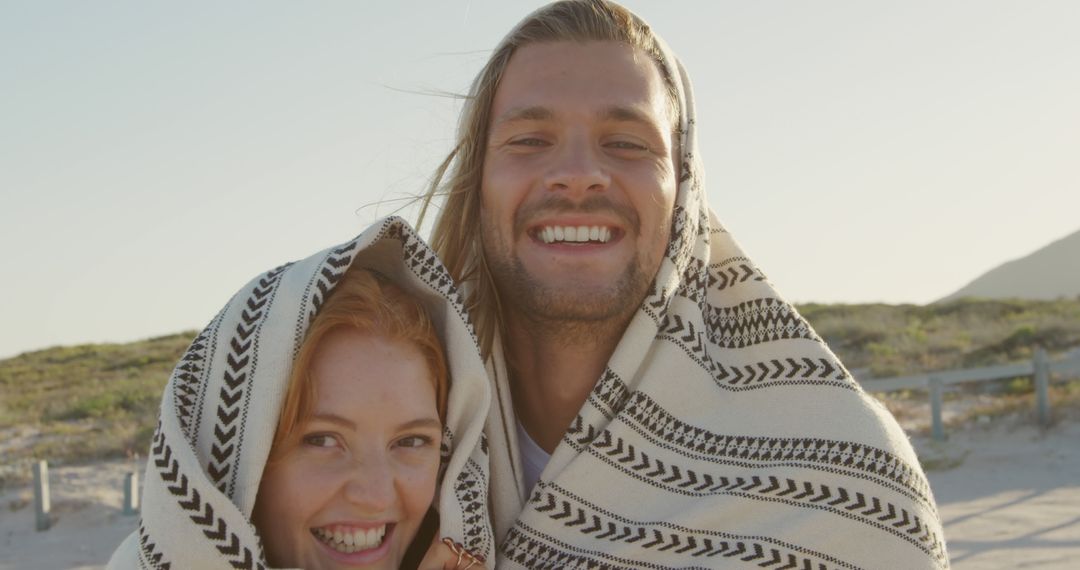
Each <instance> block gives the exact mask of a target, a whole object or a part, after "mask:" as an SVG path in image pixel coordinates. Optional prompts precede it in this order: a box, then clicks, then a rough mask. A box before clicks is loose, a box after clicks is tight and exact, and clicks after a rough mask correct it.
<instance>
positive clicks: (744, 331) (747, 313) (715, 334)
mask: <svg viewBox="0 0 1080 570" xmlns="http://www.w3.org/2000/svg"><path fill="white" fill-rule="evenodd" d="M706 319H707V322H706V323H705V324H706V332H707V334H708V336H709V340H710V341H711V342H712V343H713V344H715V345H717V346H721V347H724V348H744V347H747V346H753V345H755V344H761V343H763V342H771V341H777V340H783V339H792V338H803V339H809V340H814V341H817V342H821V338H820V337H818V336H817V334H816V333H814V330H813V329H812V328H810V324H809V323H807V322H806V321H805V320H803V318H802V317H801V316H799V314H798V313H797V312H795V310H794V309H793V308H792V307H791V305H788V304H787V303H785V302H783V301H781V300H780V299H773V298H771V297H764V298H759V299H754V300H752V301H745V302H742V303H739V304H737V305H735V306H733V307H708V308H707V310H706Z"/></svg>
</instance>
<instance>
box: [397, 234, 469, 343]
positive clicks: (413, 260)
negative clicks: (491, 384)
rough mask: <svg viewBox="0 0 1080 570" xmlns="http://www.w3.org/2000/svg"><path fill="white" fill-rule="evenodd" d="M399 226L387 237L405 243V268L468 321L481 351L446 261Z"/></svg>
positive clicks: (403, 254) (403, 244) (466, 322)
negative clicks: (444, 263) (443, 261)
mask: <svg viewBox="0 0 1080 570" xmlns="http://www.w3.org/2000/svg"><path fill="white" fill-rule="evenodd" d="M394 223H395V225H393V226H391V227H390V228H388V229H387V230H386V232H385V235H387V236H388V237H394V238H397V239H398V240H400V241H401V255H402V260H403V261H404V262H405V265H406V266H407V267H409V268H410V269H411V270H412V272H413V274H415V275H416V276H417V277H419V278H420V279H421V280H422V281H423V282H424V283H427V284H428V285H430V286H431V287H433V288H434V289H436V290H437V291H439V293H440V294H441V295H442V296H443V298H445V299H446V300H447V301H449V302H450V304H451V306H453V308H454V311H456V312H457V314H458V316H459V317H461V320H462V321H464V323H465V325H466V327H467V329H468V331H469V334H470V335H472V340H473V343H474V344H476V346H477V347H479V341H478V340H477V338H476V331H475V330H474V325H473V322H472V317H470V316H469V313H468V311H466V310H465V297H464V294H463V293H462V292H461V290H460V289H459V288H458V287H456V286H455V285H454V280H453V278H452V277H450V272H449V271H447V270H446V267H445V266H444V265H443V263H442V261H441V260H440V259H439V257H438V256H437V255H436V254H435V252H434V251H433V250H432V249H431V248H430V247H428V245H427V244H426V243H424V242H423V241H421V240H420V239H418V238H417V237H416V236H414V235H413V234H412V233H409V232H403V231H402V229H401V225H402V224H403V223H404V222H401V221H398V222H394Z"/></svg>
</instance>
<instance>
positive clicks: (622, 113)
mask: <svg viewBox="0 0 1080 570" xmlns="http://www.w3.org/2000/svg"><path fill="white" fill-rule="evenodd" d="M598 115H599V116H600V118H601V119H605V120H608V121H628V122H634V123H646V124H649V125H652V124H653V121H652V119H650V118H649V116H648V115H646V114H645V113H642V112H641V111H639V110H637V109H635V108H633V107H623V106H620V105H612V106H611V107H608V108H606V109H603V110H601V111H600V112H599V113H598Z"/></svg>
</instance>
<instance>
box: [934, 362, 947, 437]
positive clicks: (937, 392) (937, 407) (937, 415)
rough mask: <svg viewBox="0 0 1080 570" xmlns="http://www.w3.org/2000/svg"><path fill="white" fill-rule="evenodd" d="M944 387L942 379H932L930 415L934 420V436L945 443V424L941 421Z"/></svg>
mask: <svg viewBox="0 0 1080 570" xmlns="http://www.w3.org/2000/svg"><path fill="white" fill-rule="evenodd" d="M943 392H944V386H942V384H941V379H940V378H934V377H933V376H931V377H930V414H931V416H932V418H933V424H932V425H933V435H934V440H935V441H945V422H943V421H942V419H941V400H942V393H943Z"/></svg>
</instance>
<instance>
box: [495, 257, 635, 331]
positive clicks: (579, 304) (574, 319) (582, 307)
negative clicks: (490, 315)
mask: <svg viewBox="0 0 1080 570" xmlns="http://www.w3.org/2000/svg"><path fill="white" fill-rule="evenodd" d="M486 255H487V258H488V259H487V262H488V263H487V264H488V269H489V270H490V271H491V274H492V278H493V280H494V281H495V284H496V286H497V287H498V290H499V296H500V297H501V299H500V300H501V301H502V306H503V310H512V311H516V312H518V313H520V314H521V316H523V317H525V318H527V319H528V320H530V321H532V322H534V323H536V324H552V325H558V326H575V325H576V326H584V327H588V328H593V327H594V326H596V327H603V326H611V325H614V324H616V323H618V324H619V325H624V324H625V322H624V321H625V319H626V318H627V317H628V316H629V315H630V314H631V313H633V311H634V310H635V309H637V307H638V306H639V305H640V304H641V301H642V300H643V299H644V298H645V293H646V292H647V290H648V287H649V281H650V279H649V278H648V277H647V276H645V274H644V272H643V271H642V269H641V267H640V264H639V263H638V262H637V261H636V260H635V261H634V262H632V263H630V264H628V265H627V267H626V269H625V270H624V271H623V272H622V274H621V275H620V276H619V277H618V279H616V280H615V282H614V283H611V284H610V285H608V286H606V287H595V286H591V287H585V286H584V285H582V284H580V283H573V282H567V283H564V284H560V285H559V286H551V285H550V284H548V283H544V282H543V281H542V280H539V279H536V278H535V277H534V276H533V275H531V274H529V272H528V271H527V270H526V269H525V267H524V266H523V265H522V264H521V260H520V259H518V258H517V257H514V256H495V255H492V253H491V252H490V251H489V252H488V253H487V254H486Z"/></svg>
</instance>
